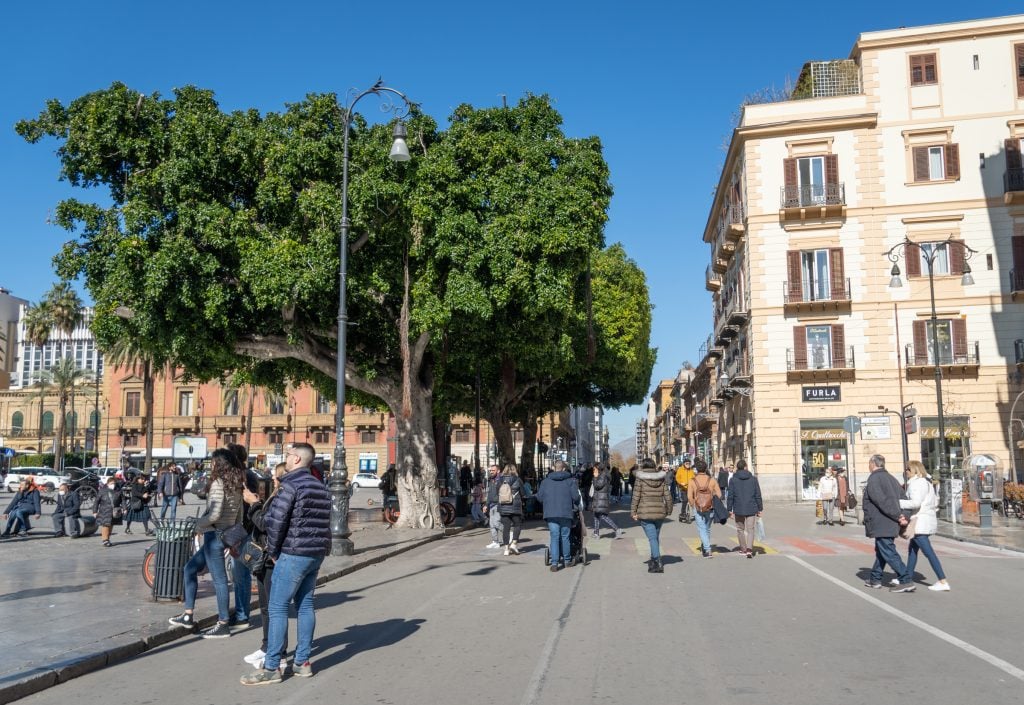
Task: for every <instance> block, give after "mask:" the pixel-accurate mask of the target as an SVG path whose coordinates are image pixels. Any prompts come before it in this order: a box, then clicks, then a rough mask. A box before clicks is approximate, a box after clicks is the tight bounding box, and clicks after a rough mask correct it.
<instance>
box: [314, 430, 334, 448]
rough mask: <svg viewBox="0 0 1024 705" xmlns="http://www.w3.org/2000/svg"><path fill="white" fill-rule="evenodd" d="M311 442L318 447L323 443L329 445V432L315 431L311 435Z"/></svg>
mask: <svg viewBox="0 0 1024 705" xmlns="http://www.w3.org/2000/svg"><path fill="white" fill-rule="evenodd" d="M313 442H314V443H316V444H318V445H322V444H324V443H330V442H331V432H330V431H316V432H314V433H313Z"/></svg>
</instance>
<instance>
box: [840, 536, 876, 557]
mask: <svg viewBox="0 0 1024 705" xmlns="http://www.w3.org/2000/svg"><path fill="white" fill-rule="evenodd" d="M828 540H829V541H832V542H833V543H838V544H839V545H841V546H846V547H847V548H852V549H854V550H855V551H858V552H860V553H867V554H870V555H872V556H873V555H875V544H874V542H872V543H866V542H865V541H857V540H856V539H844V538H842V537H841V536H830V537H829V538H828Z"/></svg>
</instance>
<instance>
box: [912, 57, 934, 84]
mask: <svg viewBox="0 0 1024 705" xmlns="http://www.w3.org/2000/svg"><path fill="white" fill-rule="evenodd" d="M935 57H936V55H935V54H915V55H914V56H911V57H910V85H911V86H930V85H933V84H936V83H938V82H939V72H938V69H937V68H936V65H937V62H936V59H935Z"/></svg>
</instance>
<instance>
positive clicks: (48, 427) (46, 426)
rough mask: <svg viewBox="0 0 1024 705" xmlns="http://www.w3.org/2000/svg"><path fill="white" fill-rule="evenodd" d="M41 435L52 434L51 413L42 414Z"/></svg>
mask: <svg viewBox="0 0 1024 705" xmlns="http://www.w3.org/2000/svg"><path fill="white" fill-rule="evenodd" d="M43 433H44V434H47V433H53V412H52V411H44V412H43Z"/></svg>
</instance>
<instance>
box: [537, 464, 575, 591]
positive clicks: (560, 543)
mask: <svg viewBox="0 0 1024 705" xmlns="http://www.w3.org/2000/svg"><path fill="white" fill-rule="evenodd" d="M553 467H554V469H553V471H552V472H549V473H548V475H547V477H545V478H544V480H543V481H542V482H541V483H540V489H538V490H537V499H539V500H540V502H541V504H543V505H544V521H546V522H547V523H548V534H549V535H550V552H551V572H552V573H554V572H556V571H558V570H559V569H560V568H561V567H562V566H563V565H568V564H569V558H570V553H569V529H570V527H572V518H573V516H574V515H575V514H576V512H578V511H579V509H580V501H581V497H580V491H579V488H578V487H577V486H576V480H575V478H573V476H572V473H570V472H569V470H568V466H567V465H566V464H565V461H564V460H556V461H555V464H554V466H553ZM581 528H582V527H581Z"/></svg>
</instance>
